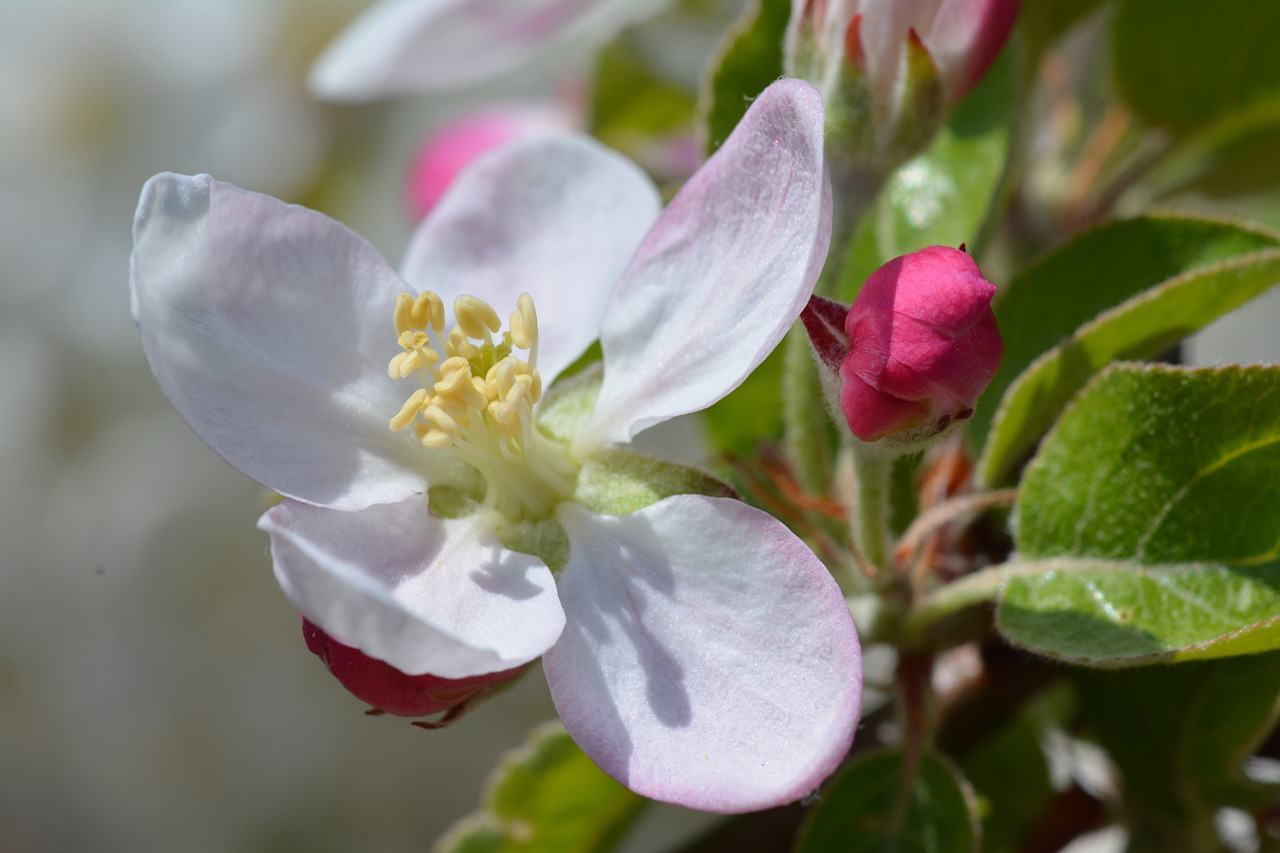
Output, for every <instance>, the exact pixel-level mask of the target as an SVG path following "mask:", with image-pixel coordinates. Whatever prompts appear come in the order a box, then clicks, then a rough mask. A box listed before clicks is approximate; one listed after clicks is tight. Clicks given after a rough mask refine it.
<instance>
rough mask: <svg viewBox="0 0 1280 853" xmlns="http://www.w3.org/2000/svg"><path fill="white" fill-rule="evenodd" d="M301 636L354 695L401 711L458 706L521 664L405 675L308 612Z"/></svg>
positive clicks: (414, 712)
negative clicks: (463, 673) (467, 673)
mask: <svg viewBox="0 0 1280 853" xmlns="http://www.w3.org/2000/svg"><path fill="white" fill-rule="evenodd" d="M302 636H303V637H304V638H305V639H306V641H307V649H308V650H309V651H310V652H311V653H312V654H314V655H316V656H317V657H319V658H320V660H322V661H324V664H325V666H327V667H328V668H329V672H331V673H333V676H334V677H335V678H337V679H338V681H339V682H340V683H341V684H342V686H343V687H345V688H347V690H348V691H350V692H351V694H352V695H353V696H355V697H356V698H357V699H360V700H361V701H363V702H367V703H368V704H370V705H372V706H373V707H374V708H377V709H378V710H379V711H384V712H386V713H388V714H395V715H396V716H399V717H425V716H427V715H429V714H438V713H440V712H441V711H448V710H449V709H451V708H456V707H458V706H460V705H462V704H463V703H465V702H468V701H470V700H471V699H473V698H475V696H476V694H477V693H480V692H481V691H482V690H484V689H485V688H487V687H489V686H491V685H494V684H500V683H502V682H504V681H508V680H510V679H512V678H514V677H515V676H516V675H517V674H519V672H520V670H521V669H523V667H516V668H515V669H508V670H503V671H502V672H493V673H489V674H488V675H476V676H473V677H471V678H440V677H438V676H435V675H406V674H405V673H403V672H401V671H400V670H398V669H395V668H394V667H392V666H391V665H390V664H387V663H384V662H383V661H380V660H377V659H375V658H371V657H369V656H368V655H366V654H365V653H364V652H362V651H360V650H359V649H355V648H352V647H351V646H346V645H343V644H342V643H339V642H338V641H337V640H335V639H334V638H333V637H330V636H329V635H328V634H326V633H325V632H324V630H323V629H321V628H320V627H319V626H317V625H315V624H314V623H313V622H311V620H309V619H307V617H305V616H304V617H302Z"/></svg>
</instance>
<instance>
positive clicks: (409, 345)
mask: <svg viewBox="0 0 1280 853" xmlns="http://www.w3.org/2000/svg"><path fill="white" fill-rule="evenodd" d="M453 317H454V325H453V326H452V327H451V328H450V329H449V330H448V332H447V333H446V332H445V308H444V302H443V301H442V300H441V299H440V297H439V296H437V295H436V294H435V293H432V292H431V291H423V292H422V293H421V294H419V295H418V296H416V297H414V296H411V295H410V294H408V293H401V294H400V295H399V296H398V297H397V298H396V305H395V311H394V316H393V318H392V320H393V323H394V325H395V332H396V341H397V343H398V344H399V345H400V348H401V350H402V351H401V352H399V353H397V354H396V355H395V356H394V357H393V358H392V359H391V361H390V362H389V363H388V364H387V374H388V375H389V376H390V377H391V378H392V379H410V378H417V379H418V381H419V387H418V388H417V389H416V390H414V391H413V392H412V393H411V394H410V395H409V397H408V398H407V399H406V400H405V401H404V404H403V405H402V406H401V407H400V410H399V411H398V412H397V413H396V414H395V415H394V416H393V417H392V418H391V420H390V422H389V424H388V425H389V426H390V428H391V429H392V430H393V431H396V432H399V431H401V430H406V429H412V430H413V434H414V435H415V436H416V437H417V439H418V441H419V442H421V443H422V444H423V445H424V446H426V447H429V448H433V449H437V450H444V451H447V452H449V453H452V454H453V455H455V456H457V457H458V458H460V459H462V460H463V461H464V462H467V463H468V464H470V465H472V466H473V467H474V468H476V469H477V470H478V471H479V472H480V474H481V475H482V476H483V477H484V479H485V482H486V491H485V503H486V505H488V506H490V507H492V508H494V509H497V510H498V511H499V512H501V513H502V514H503V515H504V516H506V517H508V518H510V519H512V520H523V519H527V518H535V519H536V518H544V517H546V516H547V515H549V514H550V512H551V510H552V509H553V508H554V506H555V504H557V503H559V501H560V500H563V499H564V498H565V497H567V496H568V495H569V494H570V493H571V492H572V489H573V482H574V479H575V478H576V475H577V465H575V464H574V463H572V462H571V461H570V460H569V459H568V457H567V455H566V453H565V451H564V448H562V447H561V446H560V445H557V444H555V443H554V442H552V441H551V440H550V439H548V438H546V437H545V436H544V435H543V434H542V433H540V432H539V431H538V429H537V425H536V420H535V413H536V409H535V407H536V405H537V403H538V401H539V400H540V399H541V398H542V378H541V377H540V376H539V375H538V370H537V363H538V315H537V311H536V310H535V308H534V304H533V298H532V297H531V296H529V294H527V293H522V294H521V295H520V297H519V298H518V299H517V300H516V310H515V311H514V312H513V313H512V314H511V316H510V318H509V320H508V321H507V328H506V330H505V331H504V330H503V328H502V321H501V319H500V318H499V315H498V312H497V311H496V310H494V308H493V307H492V306H491V305H489V303H487V302H485V301H484V300H482V299H478V298H477V297H474V296H466V295H463V296H459V297H458V298H457V299H455V300H454V302H453Z"/></svg>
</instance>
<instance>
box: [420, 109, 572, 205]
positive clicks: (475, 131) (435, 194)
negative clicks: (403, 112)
mask: <svg viewBox="0 0 1280 853" xmlns="http://www.w3.org/2000/svg"><path fill="white" fill-rule="evenodd" d="M578 123H579V122H578V121H577V120H576V119H575V118H574V116H573V115H572V114H571V112H570V110H568V109H566V108H561V107H558V106H555V105H552V104H550V103H548V104H504V105H490V106H487V107H483V108H481V109H479V110H475V111H473V112H469V113H466V114H465V115H462V116H460V117H459V118H456V119H453V120H452V121H450V122H447V123H446V124H444V125H443V126H442V127H440V128H438V129H437V130H435V131H434V132H432V133H431V134H429V135H428V136H427V139H426V141H425V142H423V144H422V147H421V148H419V149H418V153H417V154H416V155H415V156H414V158H413V164H412V165H411V166H410V167H409V175H408V178H407V180H406V182H405V203H406V205H407V206H408V209H409V215H410V216H412V217H413V218H414V220H415V221H416V220H419V219H421V218H422V217H424V216H426V215H427V211H429V210H431V208H433V207H435V206H436V202H438V201H440V198H441V196H443V195H444V193H445V190H447V189H448V188H449V186H450V185H451V184H452V183H453V179H454V177H455V176H457V174H458V173H459V172H461V171H462V169H463V168H464V167H465V166H467V165H468V164H469V163H471V161H472V160H474V159H476V158H477V157H479V156H480V155H481V154H484V153H486V152H488V151H490V150H492V149H494V148H497V147H499V146H500V145H505V144H506V143H508V142H513V141H515V140H516V139H523V138H526V137H530V136H540V135H551V134H557V133H566V132H568V131H571V130H574V129H576V127H577V125H578Z"/></svg>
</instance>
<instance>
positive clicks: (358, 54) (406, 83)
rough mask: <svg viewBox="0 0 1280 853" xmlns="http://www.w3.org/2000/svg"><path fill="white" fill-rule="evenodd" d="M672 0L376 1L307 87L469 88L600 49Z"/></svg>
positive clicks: (332, 93)
mask: <svg viewBox="0 0 1280 853" xmlns="http://www.w3.org/2000/svg"><path fill="white" fill-rule="evenodd" d="M670 2H671V0H381V2H379V3H375V4H374V5H372V6H371V7H369V9H368V10H366V11H365V12H364V14H362V15H361V16H360V17H358V18H357V19H356V20H355V22H354V23H352V24H351V26H350V27H348V28H347V29H346V30H344V31H343V32H342V34H341V35H339V36H338V38H337V39H336V40H334V42H333V44H331V45H330V46H329V47H328V49H327V50H326V51H325V53H324V54H323V55H322V56H321V57H320V59H319V60H318V61H317V62H316V65H315V66H314V67H313V68H312V71H311V77H310V86H311V90H312V91H313V92H314V93H315V94H316V95H317V96H319V97H321V98H326V99H330V100H336V101H364V100H370V99H373V98H380V97H387V96H390V95H403V94H409V93H414V92H444V91H450V90H453V89H459V88H462V87H464V86H470V85H475V84H477V83H481V82H483V81H486V80H489V79H491V78H494V77H497V76H499V75H501V74H504V73H507V72H510V71H512V70H514V69H517V68H521V67H523V66H527V65H530V64H532V63H533V62H534V61H535V60H537V59H539V58H542V57H547V56H550V55H552V54H553V53H555V52H556V51H564V50H565V49H566V47H567V46H570V45H573V44H584V45H592V44H602V43H604V42H606V41H608V40H609V38H611V37H612V36H613V35H614V34H615V33H617V32H618V31H620V30H622V29H624V28H625V27H627V26H628V25H630V24H632V23H634V22H635V21H639V20H641V19H643V18H646V17H649V16H650V15H653V14H656V13H657V12H659V11H661V10H662V9H663V8H664V7H666V6H667V5H669V3H670Z"/></svg>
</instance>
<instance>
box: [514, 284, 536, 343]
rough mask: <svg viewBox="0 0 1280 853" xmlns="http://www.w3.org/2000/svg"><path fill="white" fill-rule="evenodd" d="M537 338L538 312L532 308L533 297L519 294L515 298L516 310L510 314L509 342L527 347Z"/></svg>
mask: <svg viewBox="0 0 1280 853" xmlns="http://www.w3.org/2000/svg"><path fill="white" fill-rule="evenodd" d="M537 340H538V312H537V311H535V310H534V308H533V297H532V296H530V295H529V294H527V293H522V294H520V298H519V299H517V300H516V312H515V313H514V314H512V315H511V343H513V344H515V345H516V346H518V347H520V349H528V348H529V347H531V346H533V344H534V342H536V341H537Z"/></svg>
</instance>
